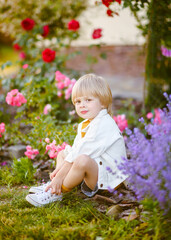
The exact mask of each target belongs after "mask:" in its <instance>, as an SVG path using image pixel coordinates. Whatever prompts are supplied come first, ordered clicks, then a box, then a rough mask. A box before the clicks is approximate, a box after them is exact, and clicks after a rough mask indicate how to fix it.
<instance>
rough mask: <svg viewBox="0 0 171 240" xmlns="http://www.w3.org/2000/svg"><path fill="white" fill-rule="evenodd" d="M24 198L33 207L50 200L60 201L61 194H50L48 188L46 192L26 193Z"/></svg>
mask: <svg viewBox="0 0 171 240" xmlns="http://www.w3.org/2000/svg"><path fill="white" fill-rule="evenodd" d="M26 200H27V201H28V202H29V203H30V204H32V205H34V206H35V207H42V206H44V205H46V204H49V203H52V202H56V201H61V200H62V194H61V195H56V194H52V193H51V190H49V191H47V192H40V193H35V194H28V195H27V196H26Z"/></svg>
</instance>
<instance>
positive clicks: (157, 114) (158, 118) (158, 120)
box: [146, 108, 162, 124]
mask: <svg viewBox="0 0 171 240" xmlns="http://www.w3.org/2000/svg"><path fill="white" fill-rule="evenodd" d="M160 112H161V109H160V110H159V109H157V108H156V109H154V113H155V116H154V123H157V124H161V123H162V121H161V114H160ZM146 117H147V118H148V119H151V118H153V113H152V112H149V113H147V115H146Z"/></svg>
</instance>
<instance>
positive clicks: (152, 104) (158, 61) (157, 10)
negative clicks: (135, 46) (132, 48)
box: [144, 0, 171, 110]
mask: <svg viewBox="0 0 171 240" xmlns="http://www.w3.org/2000/svg"><path fill="white" fill-rule="evenodd" d="M168 9H169V0H165V1H161V0H152V1H151V4H150V6H149V10H148V14H149V29H148V40H147V53H146V56H147V57H146V69H145V74H146V75H145V89H144V100H145V106H146V109H148V110H151V108H156V107H163V105H164V103H165V99H164V97H163V92H165V91H166V90H167V91H168V92H170V90H171V85H170V82H169V71H168V70H169V59H168V58H166V57H164V56H162V53H161V45H162V41H163V40H165V38H166V35H167V34H168V33H169V31H168V32H167V28H168V22H167V21H168Z"/></svg>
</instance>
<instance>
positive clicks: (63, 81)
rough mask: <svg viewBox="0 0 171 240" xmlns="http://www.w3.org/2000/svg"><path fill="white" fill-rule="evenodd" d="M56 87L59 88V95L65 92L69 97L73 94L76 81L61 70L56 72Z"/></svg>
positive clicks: (66, 96)
mask: <svg viewBox="0 0 171 240" xmlns="http://www.w3.org/2000/svg"><path fill="white" fill-rule="evenodd" d="M55 80H56V84H55V85H56V87H57V88H58V92H57V95H58V97H61V96H62V95H63V93H64V95H65V99H66V100H67V99H69V98H70V96H71V92H72V88H73V86H74V84H75V83H76V80H75V79H72V80H71V79H69V78H68V77H67V76H65V75H64V74H62V73H61V72H60V71H56V73H55Z"/></svg>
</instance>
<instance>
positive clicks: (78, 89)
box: [72, 73, 112, 115]
mask: <svg viewBox="0 0 171 240" xmlns="http://www.w3.org/2000/svg"><path fill="white" fill-rule="evenodd" d="M90 95H91V96H94V97H97V98H98V99H99V100H100V103H101V104H102V105H103V106H104V108H106V109H107V111H108V113H109V114H110V115H112V93H111V89H110V87H109V85H108V83H107V81H106V80H105V79H104V78H102V77H100V76H97V75H95V74H92V73H90V74H86V75H84V76H82V77H81V78H79V79H78V81H77V82H76V83H75V85H74V87H73V89H72V102H73V104H75V103H74V101H75V99H76V98H77V97H81V96H90Z"/></svg>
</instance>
